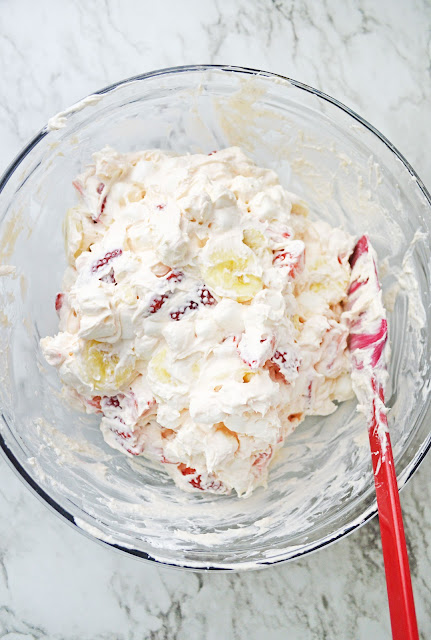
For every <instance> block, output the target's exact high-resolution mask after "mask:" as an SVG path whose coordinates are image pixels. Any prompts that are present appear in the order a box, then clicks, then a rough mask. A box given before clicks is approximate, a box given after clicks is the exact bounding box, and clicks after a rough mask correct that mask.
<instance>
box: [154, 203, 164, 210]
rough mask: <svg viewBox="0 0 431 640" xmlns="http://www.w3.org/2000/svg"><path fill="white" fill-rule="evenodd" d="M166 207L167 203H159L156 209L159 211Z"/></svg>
mask: <svg viewBox="0 0 431 640" xmlns="http://www.w3.org/2000/svg"><path fill="white" fill-rule="evenodd" d="M165 207H166V205H165V204H157V205H156V209H158V210H159V211H162V210H163V209H164V208H165Z"/></svg>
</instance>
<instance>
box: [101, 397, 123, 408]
mask: <svg viewBox="0 0 431 640" xmlns="http://www.w3.org/2000/svg"><path fill="white" fill-rule="evenodd" d="M103 404H104V405H106V406H107V407H119V406H120V400H119V398H118V396H103Z"/></svg>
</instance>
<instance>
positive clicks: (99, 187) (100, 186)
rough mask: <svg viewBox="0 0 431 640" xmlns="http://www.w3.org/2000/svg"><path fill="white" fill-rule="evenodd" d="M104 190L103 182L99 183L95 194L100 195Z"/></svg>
mask: <svg viewBox="0 0 431 640" xmlns="http://www.w3.org/2000/svg"><path fill="white" fill-rule="evenodd" d="M104 188H105V185H104V183H103V182H99V185H98V187H97V189H96V191H97V193H98V194H101V193H102V191H103V189H104Z"/></svg>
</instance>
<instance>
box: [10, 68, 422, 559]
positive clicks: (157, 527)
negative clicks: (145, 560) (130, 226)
mask: <svg viewBox="0 0 431 640" xmlns="http://www.w3.org/2000/svg"><path fill="white" fill-rule="evenodd" d="M106 144H108V145H111V146H113V147H115V148H117V149H119V150H121V151H130V150H137V149H144V148H152V147H158V148H162V149H171V150H173V151H175V152H178V153H186V152H192V153H194V152H203V153H208V152H209V151H212V150H213V149H219V148H222V147H226V146H231V145H238V146H241V147H242V148H243V149H244V150H245V151H246V152H247V153H248V154H249V155H250V156H251V157H252V158H253V159H254V160H255V161H256V163H257V164H260V165H262V166H267V167H271V168H273V169H274V170H276V171H277V172H278V173H279V175H280V179H281V182H282V184H283V185H284V186H285V187H287V188H288V189H289V190H290V191H295V192H297V193H298V194H300V195H301V196H302V197H304V199H305V200H307V201H308V203H309V205H310V207H311V212H312V216H313V217H322V218H324V219H325V220H327V221H328V222H329V223H331V224H332V225H335V226H341V227H343V228H345V229H346V230H348V231H349V232H351V233H353V234H355V235H359V234H362V233H363V232H367V233H368V234H369V235H370V237H371V240H372V242H373V244H374V246H375V248H376V250H377V252H378V256H379V261H380V272H381V279H382V283H383V289H384V293H385V300H386V304H387V306H388V310H389V311H390V314H389V321H390V338H391V348H392V360H391V380H390V389H389V392H388V404H389V406H390V407H391V411H390V414H389V423H390V431H391V438H392V442H393V447H394V455H395V460H396V465H397V472H398V475H399V477H400V483H401V484H402V483H403V482H404V481H405V480H406V479H407V477H408V476H409V475H410V474H411V472H412V470H413V469H414V468H415V466H416V465H417V462H418V459H419V458H420V457H421V456H422V455H423V453H424V451H425V450H426V449H427V447H428V445H429V428H428V424H429V419H430V409H429V402H428V395H429V394H428V390H429V384H430V382H429V362H430V334H431V332H430V330H429V324H430V308H431V305H430V260H429V247H430V246H431V245H430V219H431V217H430V203H429V200H428V199H427V195H426V193H425V191H424V189H423V188H422V186H421V184H420V182H418V180H417V178H416V177H415V176H414V174H413V173H412V172H411V170H410V169H409V167H408V166H407V165H406V164H405V163H404V162H403V161H402V160H401V159H400V157H399V156H398V155H397V153H396V152H395V150H393V149H392V148H391V147H390V146H389V144H388V143H386V142H385V141H384V140H382V139H381V138H380V137H379V136H378V135H376V133H374V132H373V131H372V130H371V128H369V127H368V126H366V125H365V124H363V123H362V121H360V119H357V117H356V116H355V115H354V114H351V113H349V112H348V111H347V110H345V109H343V108H340V107H339V106H338V105H337V104H336V103H335V102H334V101H331V100H330V99H327V98H326V97H324V96H321V95H320V94H318V92H314V91H313V90H310V89H309V88H308V87H304V86H303V85H300V84H299V83H294V82H293V81H292V82H288V81H286V80H283V79H281V78H278V77H275V76H271V75H270V74H256V73H254V72H249V71H247V70H240V69H231V68H202V67H198V68H186V69H184V68H183V69H177V70H168V71H164V72H158V73H155V74H148V75H146V76H143V77H141V78H138V79H135V80H132V81H127V82H125V83H122V84H120V85H118V86H116V87H113V88H110V89H107V90H104V91H103V92H101V94H100V100H99V101H98V102H97V103H96V104H92V105H91V106H87V107H85V108H84V109H82V110H76V111H75V112H72V113H71V114H69V115H68V116H67V117H66V126H65V127H64V128H61V129H59V130H54V131H48V130H44V131H43V132H42V133H41V134H40V135H39V136H38V137H37V138H35V140H34V141H33V142H32V143H31V144H30V145H29V147H28V148H27V149H26V150H25V151H24V152H23V154H22V155H21V156H20V157H19V158H18V159H17V161H16V162H15V163H14V165H13V166H12V167H11V170H10V171H9V172H8V173H7V174H6V175H5V177H4V179H3V183H2V191H1V193H0V220H1V229H0V258H1V263H3V264H10V265H13V266H14V267H15V273H14V274H12V275H9V276H7V277H3V278H0V295H1V309H2V311H1V322H2V325H1V331H0V359H1V361H0V370H1V371H2V374H1V375H2V376H3V381H2V385H1V388H0V403H1V407H2V417H3V420H2V424H1V435H2V437H3V440H4V446H5V448H6V450H7V452H8V454H9V457H10V458H11V459H13V460H14V461H15V463H16V466H18V465H20V467H21V470H22V473H23V474H28V478H30V479H32V480H33V481H34V482H35V483H36V484H37V486H38V487H39V488H40V489H41V491H43V492H46V494H47V495H48V496H49V498H50V500H51V501H52V503H53V504H54V503H55V505H56V508H57V509H63V510H64V512H65V513H66V514H68V516H69V517H70V518H71V519H73V520H74V521H75V522H76V523H77V524H78V526H79V527H80V528H81V529H83V530H85V531H86V532H87V533H89V534H91V535H93V536H95V537H96V538H98V539H101V540H104V541H105V542H109V543H111V544H115V545H117V546H120V547H122V548H124V549H128V550H130V551H131V552H133V553H135V554H137V555H141V556H142V557H151V558H155V559H156V560H160V561H163V562H166V563H169V564H173V565H179V566H191V567H197V568H205V567H218V568H223V567H231V568H238V567H243V568H244V567H253V566H259V565H260V564H267V563H273V562H276V561H279V560H283V559H287V558H291V557H294V556H295V555H298V554H300V553H305V552H307V551H310V550H313V549H315V548H318V547H319V546H321V545H323V544H325V543H327V542H329V541H331V540H333V539H335V538H337V537H339V536H341V535H343V533H345V532H346V531H348V530H350V529H351V528H352V527H354V526H356V525H358V524H359V523H361V522H363V521H364V520H365V519H366V518H367V517H369V515H370V514H372V513H373V511H374V508H375V507H374V491H373V478H372V472H371V464H370V454H369V450H368V444H367V432H366V426H365V423H364V420H363V418H362V417H361V416H359V415H358V414H357V413H356V410H355V402H353V401H351V402H348V403H344V404H343V405H341V406H340V407H339V408H338V410H337V411H336V412H335V413H334V414H333V415H331V416H328V417H325V418H312V419H311V418H310V419H307V420H306V421H305V423H303V424H302V425H301V426H300V427H299V428H298V429H297V431H296V432H295V433H294V434H293V435H292V436H291V437H290V438H289V439H288V441H287V443H286V446H285V447H284V449H283V450H282V452H281V454H280V455H279V457H278V460H277V461H276V463H275V465H274V467H273V470H272V473H271V474H270V482H269V485H268V488H267V489H266V490H263V489H259V490H258V491H256V492H255V494H253V496H252V497H250V498H248V499H246V500H241V499H238V498H236V497H233V496H231V497H214V496H201V495H195V494H183V493H182V492H181V491H180V490H179V489H177V488H176V487H175V486H174V484H173V483H172V481H171V480H170V479H168V478H167V477H166V475H165V474H164V472H163V471H162V470H160V469H159V468H158V467H155V466H154V465H152V464H151V463H149V462H148V461H146V460H144V459H129V458H128V457H125V456H124V455H122V454H120V453H118V452H116V451H113V450H111V449H110V448H109V447H108V446H107V445H106V444H105V443H104V441H103V438H102V435H101V433H100V431H99V429H98V420H97V418H94V417H89V416H84V415H80V414H77V413H76V412H74V411H73V410H72V409H70V408H69V407H67V406H65V405H64V403H63V401H62V400H61V398H60V396H59V389H60V385H59V380H58V377H57V372H56V371H55V370H53V369H52V368H51V367H49V366H48V365H47V364H46V363H45V361H44V359H43V357H42V355H41V352H40V349H39V339H40V338H41V337H43V336H45V335H53V334H54V333H55V332H56V330H57V317H56V313H55V310H54V299H55V295H56V293H57V292H58V291H59V290H60V288H61V279H62V274H63V271H64V268H65V258H64V247H63V235H62V222H63V218H64V216H65V213H66V210H67V208H68V207H70V206H72V205H73V204H74V203H75V195H74V190H73V187H72V184H71V183H72V180H73V179H74V177H75V176H76V174H77V173H79V172H80V171H81V170H82V167H83V166H84V165H85V164H87V163H88V162H89V160H90V157H91V154H92V153H93V152H94V151H97V150H99V149H100V148H102V147H103V146H105V145H106Z"/></svg>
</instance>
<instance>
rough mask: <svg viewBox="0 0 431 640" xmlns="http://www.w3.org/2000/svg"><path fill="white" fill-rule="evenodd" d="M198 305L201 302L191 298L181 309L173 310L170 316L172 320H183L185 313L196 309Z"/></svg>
mask: <svg viewBox="0 0 431 640" xmlns="http://www.w3.org/2000/svg"><path fill="white" fill-rule="evenodd" d="M198 307H199V304H198V303H197V302H196V301H195V300H189V301H188V302H186V304H185V305H184V306H183V307H181V309H178V310H177V311H172V313H171V314H170V316H171V318H172V320H181V318H182V317H183V315H185V314H186V313H187V312H188V311H195V310H196V309H197V308H198Z"/></svg>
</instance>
